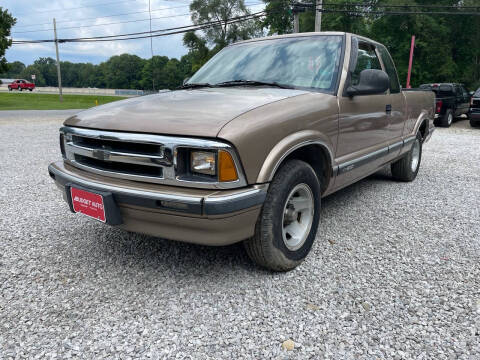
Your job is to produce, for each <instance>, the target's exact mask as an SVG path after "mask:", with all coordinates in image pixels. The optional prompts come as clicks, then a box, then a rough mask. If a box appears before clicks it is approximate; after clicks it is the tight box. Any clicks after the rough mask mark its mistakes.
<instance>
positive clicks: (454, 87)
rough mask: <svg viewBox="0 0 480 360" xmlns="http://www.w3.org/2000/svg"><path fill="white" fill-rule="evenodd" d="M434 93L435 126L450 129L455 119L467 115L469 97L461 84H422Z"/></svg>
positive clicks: (423, 88)
mask: <svg viewBox="0 0 480 360" xmlns="http://www.w3.org/2000/svg"><path fill="white" fill-rule="evenodd" d="M420 89H421V90H431V91H433V92H434V93H435V97H436V99H435V125H436V126H443V127H450V125H452V123H453V119H454V118H455V117H459V116H462V115H467V116H468V115H469V109H470V95H469V94H468V91H467V90H466V89H465V87H464V86H463V85H462V84H451V83H448V84H423V85H420Z"/></svg>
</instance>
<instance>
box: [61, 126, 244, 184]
mask: <svg viewBox="0 0 480 360" xmlns="http://www.w3.org/2000/svg"><path fill="white" fill-rule="evenodd" d="M60 135H61V136H60V142H61V145H60V146H61V149H62V155H63V158H64V160H65V162H66V163H67V164H69V165H72V166H75V167H77V168H80V169H82V170H84V171H88V172H92V173H95V174H99V175H102V176H110V177H115V178H120V179H127V180H133V181H141V182H148V183H156V184H164V185H173V186H185V187H194V188H209V189H231V188H237V187H242V186H246V185H247V182H246V179H245V176H244V174H243V172H242V171H241V166H240V162H239V159H238V157H237V155H236V153H235V151H234V150H233V149H232V147H231V146H230V145H229V144H226V143H224V142H220V141H216V140H210V139H197V138H188V137H177V136H164V135H151V134H138V133H126V132H116V131H104V130H93V129H84V128H76V127H69V126H65V127H63V128H61V129H60ZM189 149H206V150H208V151H218V150H220V149H221V150H223V151H228V152H229V153H230V154H231V155H232V157H233V159H234V162H235V164H236V166H237V169H238V171H239V179H238V180H236V181H231V182H219V181H217V179H216V178H214V179H204V178H196V177H195V178H194V177H192V176H187V174H186V173H185V169H187V168H188V166H187V165H188V164H186V162H188V161H189V158H184V157H182V156H181V154H183V153H185V151H186V150H189ZM179 162H180V163H179Z"/></svg>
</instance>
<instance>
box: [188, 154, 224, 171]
mask: <svg viewBox="0 0 480 360" xmlns="http://www.w3.org/2000/svg"><path fill="white" fill-rule="evenodd" d="M216 158H217V154H216V153H214V152H210V151H208V152H207V151H192V152H191V153H190V169H191V171H192V172H193V173H198V174H204V175H212V176H214V175H216V174H217V159H216Z"/></svg>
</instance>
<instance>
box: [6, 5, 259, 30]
mask: <svg viewBox="0 0 480 360" xmlns="http://www.w3.org/2000/svg"><path fill="white" fill-rule="evenodd" d="M262 4H263V3H260V2H259V3H253V4H246V5H248V6H256V5H262ZM188 6H189V5H187V7H188ZM179 7H184V6H179ZM179 7H174V8H179ZM167 9H172V8H165V9H158V10H152V12H153V11H161V10H167ZM146 12H148V11H146ZM142 13H143V12H142ZM187 15H190V13H184V14H176V15H168V16H158V17H153V18H146V19H136V20H126V21H117V22H110V23H103V24H91V25H80V26H68V27H63V28H57V30H70V29H82V28H90V27H97V26H107V25H118V24H128V23H135V22H142V21H150V20H160V19H168V18H174V17H180V16H187ZM59 22H66V21H57V24H58V23H59ZM52 30H53V28H51V29H35V30H27V31H13V32H12V34H27V33H36V32H47V31H52Z"/></svg>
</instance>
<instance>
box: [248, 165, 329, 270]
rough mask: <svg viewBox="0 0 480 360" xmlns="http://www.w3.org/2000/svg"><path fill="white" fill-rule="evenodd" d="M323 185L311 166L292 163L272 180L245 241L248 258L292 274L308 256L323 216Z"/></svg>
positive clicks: (266, 266) (271, 268)
mask: <svg viewBox="0 0 480 360" xmlns="http://www.w3.org/2000/svg"><path fill="white" fill-rule="evenodd" d="M320 198H321V190H320V182H319V180H318V177H317V175H316V174H315V171H314V170H313V169H312V167H311V166H310V165H308V164H307V163H306V162H304V161H301V160H290V161H288V162H287V163H285V165H283V166H282V167H281V168H280V170H279V171H278V172H277V174H276V175H275V177H274V178H273V181H272V183H271V184H270V187H269V189H268V194H267V198H266V199H265V202H264V204H263V207H262V212H261V213H260V215H259V217H258V219H257V223H256V225H255V234H254V236H253V237H252V238H250V239H248V240H245V241H244V246H245V250H246V251H247V254H248V256H249V257H250V259H252V260H253V261H254V262H255V263H257V264H258V265H260V266H263V267H265V268H267V269H270V270H273V271H289V270H292V269H294V268H295V267H296V266H298V265H299V264H300V263H301V262H302V261H303V260H304V259H305V258H306V257H307V255H308V253H309V252H310V249H311V248H312V245H313V242H314V240H315V236H316V234H317V228H318V222H319V216H320Z"/></svg>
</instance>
